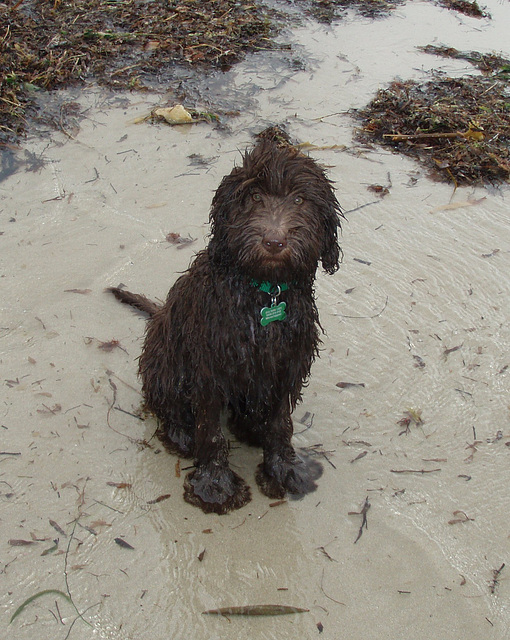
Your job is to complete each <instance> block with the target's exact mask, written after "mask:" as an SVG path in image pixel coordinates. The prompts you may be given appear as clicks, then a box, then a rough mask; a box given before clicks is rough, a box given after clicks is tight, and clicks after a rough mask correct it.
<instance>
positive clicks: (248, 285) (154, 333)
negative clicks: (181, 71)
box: [110, 139, 341, 514]
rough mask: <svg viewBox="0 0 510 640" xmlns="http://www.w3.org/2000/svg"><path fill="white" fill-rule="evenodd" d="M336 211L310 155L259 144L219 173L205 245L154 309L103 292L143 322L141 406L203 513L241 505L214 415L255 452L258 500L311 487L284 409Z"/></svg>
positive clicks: (333, 258)
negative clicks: (267, 317)
mask: <svg viewBox="0 0 510 640" xmlns="http://www.w3.org/2000/svg"><path fill="white" fill-rule="evenodd" d="M340 216H341V212H340V207H339V204H338V202H337V200H336V197H335V194H334V191H333V188H332V185H331V182H330V181H329V180H328V178H327V177H326V175H325V173H324V171H323V170H322V168H320V167H319V166H318V165H317V164H316V163H315V161H314V160H312V159H311V158H309V157H307V156H305V155H303V154H302V153H301V152H299V151H298V150H297V149H296V148H294V147H292V146H290V145H285V144H284V145H277V144H275V143H274V142H272V141H270V140H264V139H262V140H260V141H259V142H258V143H257V144H256V146H255V147H254V148H253V149H252V150H251V151H250V152H248V153H246V155H245V156H244V158H243V163H242V166H240V167H236V168H234V169H233V171H232V172H231V173H230V175H227V176H225V178H223V180H222V182H221V184H220V186H219V188H218V190H217V191H216V194H215V196H214V198H213V202H212V208H211V213H210V222H211V236H210V242H209V245H208V247H207V248H206V249H204V250H203V251H201V252H200V253H198V255H197V256H196V258H195V260H194V262H193V263H192V265H191V267H190V268H189V270H188V271H186V272H185V273H184V275H182V276H181V277H180V278H179V279H178V280H177V281H176V283H175V284H174V285H173V287H172V288H171V289H170V292H169V294H168V297H167V300H166V302H165V304H164V305H163V306H158V305H157V304H155V303H153V302H151V301H150V300H148V299H147V298H145V297H144V296H141V295H137V294H132V293H129V292H127V291H124V290H122V289H116V288H112V289H110V291H111V292H112V293H113V294H114V295H115V296H116V297H117V298H118V299H119V300H121V301H122V302H125V303H127V304H131V305H132V306H135V307H138V308H139V309H141V310H142V311H145V312H146V313H147V314H148V315H149V316H150V319H149V321H148V325H147V333H146V337H145V344H144V347H143V351H142V354H141V357H140V375H141V379H142V383H143V394H144V397H145V402H146V405H147V408H148V409H150V410H151V411H152V412H154V413H155V414H156V416H157V417H158V418H159V420H160V423H161V427H162V430H163V431H164V433H165V435H166V437H167V439H168V441H169V442H170V443H171V446H172V448H173V450H174V451H175V452H176V453H178V454H179V455H181V456H186V457H193V458H194V461H195V469H194V470H193V471H191V472H190V473H189V474H188V475H187V477H186V480H185V483H184V497H185V500H187V501H188V502H190V503H192V504H194V505H197V506H199V507H201V508H202V510H203V511H205V512H216V513H219V514H223V513H226V512H228V511H230V510H232V509H238V508H240V507H242V506H243V505H245V504H246V503H247V502H248V501H249V500H250V489H249V487H248V485H247V484H246V483H245V481H244V480H243V479H242V478H241V477H240V476H238V475H237V474H236V473H234V472H233V471H232V470H231V469H230V467H229V464H228V448H227V443H226V440H225V437H224V435H223V433H222V429H221V426H220V415H221V414H222V412H223V411H224V409H226V408H228V410H229V416H230V422H229V426H230V429H231V430H232V432H233V433H234V434H235V435H236V436H238V437H239V438H240V439H243V440H245V441H248V442H250V443H251V444H256V445H258V446H261V447H262V449H263V462H262V463H261V464H260V465H259V468H258V470H257V473H256V480H257V484H258V485H259V487H260V489H261V491H262V492H263V493H264V494H266V495H267V496H269V497H270V498H282V497H283V496H284V495H285V494H286V493H289V494H294V495H297V496H301V495H304V494H306V493H308V492H310V491H313V490H314V489H315V488H316V484H315V480H316V479H317V478H318V477H319V476H320V474H321V468H320V465H318V463H316V462H315V463H310V462H307V461H306V460H304V459H302V458H300V457H299V456H298V455H297V454H296V452H295V450H294V449H293V447H292V444H291V438H292V433H293V426H292V419H291V412H292V410H293V409H294V407H295V405H296V403H297V402H298V400H299V399H300V397H301V389H302V387H303V384H304V383H305V382H306V380H307V378H308V375H309V373H310V367H311V365H312V362H313V360H314V359H315V357H316V356H317V354H318V346H319V344H320V339H319V330H320V325H319V317H318V313H317V307H316V304H315V299H314V289H313V286H314V279H315V273H316V270H317V267H318V265H319V263H321V264H322V267H323V268H324V270H325V271H326V272H327V273H330V274H332V273H334V272H335V271H336V270H337V269H338V266H339V257H340V249H339V246H338V229H339V227H340ZM278 294H279V295H278ZM281 302H285V304H286V308H285V311H284V312H282V313H281V315H280V316H279V317H278V318H277V319H275V320H274V321H272V322H270V323H269V324H267V325H265V326H263V325H262V324H261V309H263V308H264V307H268V308H271V305H272V303H274V304H279V303H281Z"/></svg>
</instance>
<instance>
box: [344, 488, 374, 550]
mask: <svg viewBox="0 0 510 640" xmlns="http://www.w3.org/2000/svg"><path fill="white" fill-rule="evenodd" d="M369 509H370V502H369V500H368V496H367V497H366V498H365V502H364V503H363V506H362V507H361V511H349V512H348V514H347V515H349V516H361V526H360V528H359V531H358V536H357V538H356V540H355V541H354V544H356V542H358V540H359V539H360V538H361V536H362V535H363V529H368V522H367V512H368V510H369Z"/></svg>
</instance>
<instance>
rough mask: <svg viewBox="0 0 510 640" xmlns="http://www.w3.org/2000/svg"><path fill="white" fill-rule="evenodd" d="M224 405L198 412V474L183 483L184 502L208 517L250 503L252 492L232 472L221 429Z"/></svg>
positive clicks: (210, 406) (196, 456)
mask: <svg viewBox="0 0 510 640" xmlns="http://www.w3.org/2000/svg"><path fill="white" fill-rule="evenodd" d="M220 413H221V404H220V403H216V402H214V401H211V402H209V403H207V405H205V404H204V405H203V406H202V405H201V406H200V407H198V409H197V411H196V412H195V420H196V426H195V470H194V471H191V472H190V473H189V474H188V475H187V476H186V480H185V482H184V499H185V500H186V501H187V502H189V503H190V504H193V505H195V506H197V507H200V508H201V509H202V511H204V512H205V513H211V512H214V513H218V514H224V513H227V512H228V511H232V510H233V509H239V508H240V507H242V506H244V505H245V504H246V503H247V502H249V501H250V498H251V494H250V488H249V487H248V485H247V484H246V483H245V481H244V480H243V479H242V478H241V477H240V476H238V475H237V474H236V473H234V472H233V471H232V469H230V467H229V464H228V448H227V443H226V441H225V437H224V435H223V432H222V430H221V426H220Z"/></svg>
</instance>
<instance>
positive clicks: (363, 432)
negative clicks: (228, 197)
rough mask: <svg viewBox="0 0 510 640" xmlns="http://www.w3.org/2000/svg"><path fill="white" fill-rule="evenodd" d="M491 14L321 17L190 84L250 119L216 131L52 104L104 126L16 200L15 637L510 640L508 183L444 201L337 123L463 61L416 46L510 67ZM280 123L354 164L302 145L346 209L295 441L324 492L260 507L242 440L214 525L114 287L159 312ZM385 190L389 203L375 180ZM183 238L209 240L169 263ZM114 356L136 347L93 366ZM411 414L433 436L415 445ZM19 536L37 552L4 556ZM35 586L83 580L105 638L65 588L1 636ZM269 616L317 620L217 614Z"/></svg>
mask: <svg viewBox="0 0 510 640" xmlns="http://www.w3.org/2000/svg"><path fill="white" fill-rule="evenodd" d="M489 10H490V12H491V14H492V16H493V19H492V20H476V19H473V18H466V17H460V16H459V15H457V14H455V13H452V12H448V11H446V10H442V9H440V8H438V7H436V6H434V5H433V4H430V3H418V2H417V3H411V4H408V5H406V6H405V7H402V8H399V9H398V10H396V11H395V12H394V14H393V15H392V16H391V17H389V18H387V19H384V20H378V21H375V22H374V21H370V20H368V19H364V18H360V17H356V16H349V17H348V18H346V19H345V20H344V21H342V22H339V23H338V24H335V25H333V26H321V25H317V24H315V23H312V22H310V23H306V25H304V26H302V27H300V28H298V29H295V30H294V31H293V32H292V33H290V32H289V33H287V34H284V35H282V37H281V40H282V41H287V42H292V44H293V47H294V52H293V53H292V54H289V53H288V52H287V53H273V54H259V55H254V56H251V57H249V58H248V59H247V60H246V61H245V62H243V63H242V64H240V65H238V66H237V67H235V68H234V69H233V70H232V71H230V72H229V73H226V74H216V75H215V74H213V75H211V76H209V77H208V78H206V79H200V78H197V77H195V76H190V77H189V78H188V79H187V80H186V82H185V86H186V88H187V91H188V92H189V93H190V94H192V95H199V96H201V100H202V103H203V104H204V105H207V104H209V105H222V106H224V107H229V108H232V107H236V106H237V107H238V108H240V110H241V115H240V116H239V117H237V118H230V119H228V120H227V123H228V126H229V129H227V130H225V131H222V130H219V129H216V128H214V127H213V126H211V125H207V124H201V125H197V126H193V127H181V128H170V127H167V126H163V125H154V126H151V125H149V124H138V125H134V124H132V123H133V121H134V120H135V119H136V118H137V117H139V116H140V115H142V114H144V113H147V112H148V111H150V109H151V107H152V106H154V105H155V104H157V103H161V102H162V101H163V100H162V97H161V96H156V95H148V96H145V95H137V94H130V95H122V96H120V95H115V96H111V95H107V94H104V93H101V92H99V91H96V90H90V91H83V92H81V93H80V94H78V95H76V94H74V93H71V92H69V93H68V94H65V93H63V94H59V95H60V96H61V97H62V98H61V99H69V100H71V99H72V100H79V101H80V104H81V105H82V106H83V108H84V109H87V110H86V114H85V115H86V118H85V120H83V121H82V122H81V128H80V130H79V132H78V133H77V134H76V136H75V139H69V138H68V137H66V136H64V135H63V134H61V133H58V134H57V133H55V132H49V131H48V132H46V134H45V135H37V136H33V137H31V138H30V139H28V140H27V141H26V144H25V145H24V148H25V149H26V150H27V151H29V152H30V153H33V154H36V155H37V156H40V157H41V158H42V159H44V166H42V167H41V168H40V169H38V170H35V171H28V168H29V166H30V165H29V164H25V165H23V166H21V167H20V169H19V170H18V171H17V172H16V173H14V174H13V175H11V176H10V177H8V178H7V179H6V180H4V181H3V182H2V183H0V216H1V217H0V220H1V227H0V231H2V235H1V236H0V243H1V253H0V261H1V265H2V285H3V286H2V296H1V302H0V308H1V314H2V315H1V321H0V327H1V329H0V362H1V365H2V380H3V388H4V394H3V401H2V405H1V419H0V424H1V427H2V445H1V447H0V448H1V450H2V452H3V453H2V455H0V500H1V503H2V511H1V514H0V531H1V534H2V535H1V541H2V544H3V550H4V553H3V555H2V562H1V563H0V569H1V579H2V583H3V584H4V585H5V587H6V588H4V589H3V590H2V592H1V594H0V605H1V607H2V616H1V618H0V628H1V629H2V630H3V631H2V636H3V637H8V638H11V637H12V638H16V639H17V640H23V639H24V638H30V639H32V638H34V637H37V638H41V639H44V640H45V639H46V638H48V639H49V638H51V639H52V640H53V639H55V638H65V637H66V636H67V634H68V633H69V632H70V635H69V637H70V638H76V639H81V638H83V639H85V638H90V637H98V638H108V639H115V640H118V639H131V638H145V637H149V636H150V637H153V638H168V637H170V638H193V639H195V640H202V639H204V640H205V639H207V640H212V639H216V638H218V639H219V638H222V639H229V638H232V639H233V638H236V639H237V640H239V639H244V638H246V639H248V638H250V639H252V638H257V639H258V638H260V639H266V638H267V639H270V638H278V639H279V640H281V639H282V638H289V639H290V638H293V639H294V638H312V637H317V636H318V635H319V627H320V628H322V629H323V631H322V634H321V637H323V638H335V639H338V638H363V639H366V640H370V639H375V638H377V639H378V640H381V639H382V640H384V639H386V638H387V639H388V640H389V639H391V640H394V639H395V638H407V637H410V636H412V637H413V638H416V639H423V640H425V639H429V638H441V639H443V640H449V639H451V640H458V639H459V638H465V639H468V640H471V639H473V640H475V639H476V640H479V639H480V638H486V637H487V638H496V639H498V640H499V639H506V638H510V631H509V624H510V611H509V607H508V602H509V595H510V587H509V581H508V580H507V576H506V571H507V570H508V568H503V569H502V571H501V574H500V575H499V576H498V578H499V579H498V581H497V583H494V582H493V577H494V574H493V571H494V570H496V569H499V568H500V567H501V566H502V565H503V563H505V562H508V552H509V545H510V542H509V535H510V531H509V526H508V512H509V510H510V509H509V508H510V504H509V498H508V489H507V487H508V484H509V480H510V472H509V465H508V458H509V456H510V447H509V446H507V444H508V443H510V426H509V406H508V381H509V375H510V374H509V370H508V369H507V368H506V367H507V365H509V364H510V362H509V358H510V356H509V353H510V349H509V347H510V331H509V328H508V312H509V303H508V289H509V285H510V276H509V272H510V270H509V268H508V267H509V251H510V232H509V230H508V219H509V216H508V204H507V200H508V189H507V188H503V189H501V190H499V191H494V190H489V189H481V188H478V189H459V190H457V192H456V193H453V191H452V188H451V187H449V186H447V185H441V184H436V183H433V182H431V181H429V180H428V179H427V178H426V176H425V175H424V174H423V172H422V171H421V169H420V168H419V167H418V166H417V165H416V164H415V163H413V162H412V161H410V160H409V159H406V158H402V157H399V156H397V155H394V154H391V153H389V152H387V151H385V150H379V151H373V152H371V153H366V152H365V153H363V154H360V153H357V152H351V151H350V148H351V146H352V131H353V127H354V126H355V123H354V122H353V121H352V120H351V118H350V117H349V116H348V114H347V113H346V112H347V111H348V109H350V108H352V107H362V106H364V105H365V104H366V103H367V102H368V101H369V100H370V98H371V97H372V96H373V94H374V93H375V91H376V90H377V89H378V88H379V87H382V86H385V84H386V83H388V82H389V81H390V80H392V79H393V78H394V77H395V76H400V77H401V78H403V79H407V78H410V77H413V78H417V79H425V78H426V77H427V74H428V72H429V71H430V69H432V68H435V69H437V68H442V69H444V70H445V71H446V72H447V73H449V74H453V73H459V74H464V73H466V72H470V71H472V70H471V68H470V67H469V66H468V65H467V63H463V62H461V61H445V60H441V59H439V58H435V57H433V56H429V55H426V54H423V53H420V52H418V51H417V50H416V49H415V46H416V45H425V44H429V43H437V44H446V45H448V46H454V47H456V48H458V49H462V50H466V49H469V50H478V51H488V52H490V51H492V50H493V49H496V50H497V51H499V52H501V53H502V54H503V55H505V56H506V57H509V55H510V51H509V50H508V35H507V34H508V29H507V25H508V24H509V21H510V4H509V3H508V2H505V3H502V2H499V1H498V0H492V1H491V3H490V4H489ZM283 121H285V122H287V124H288V129H289V132H290V134H291V136H292V137H293V138H296V139H300V140H303V141H309V142H312V143H314V144H317V145H332V144H337V145H346V147H348V149H346V150H345V151H336V152H335V151H333V150H323V151H315V152H313V155H314V157H316V158H317V159H318V160H319V161H320V162H322V163H323V164H324V165H326V166H327V167H328V168H329V173H330V176H331V178H332V179H333V180H334V181H335V183H336V186H337V189H338V197H339V200H340V202H341V204H342V206H343V207H344V209H345V210H346V211H348V212H349V213H347V221H346V222H345V224H344V230H343V235H342V245H343V249H344V253H345V257H344V263H343V265H342V267H341V269H340V271H339V272H338V273H337V274H336V275H335V276H333V277H331V276H326V275H322V274H321V275H319V277H318V281H317V295H318V302H319V307H320V311H321V320H322V323H323V325H324V328H325V330H326V335H325V336H324V340H323V342H324V344H323V351H322V355H321V358H320V360H318V361H317V362H316V363H315V365H314V368H313V370H312V377H311V381H310V384H309V386H308V388H307V389H306V391H305V394H304V398H303V403H302V405H300V406H299V407H298V409H297V410H296V412H295V421H296V432H298V435H296V438H295V443H296V446H298V447H312V446H314V445H320V450H321V451H323V452H325V455H326V456H327V459H326V458H324V459H323V464H324V475H323V476H322V478H321V479H320V481H319V488H318V490H317V492H316V493H315V494H312V495H310V496H308V497H307V498H305V499H304V500H301V501H290V502H288V503H286V504H283V505H280V506H275V507H271V506H269V505H270V502H271V501H269V500H268V499H267V498H265V497H264V496H262V495H261V494H260V493H259V492H258V491H257V489H256V486H255V481H254V470H255V467H256V464H257V463H258V462H259V459H260V452H259V451H257V450H252V449H247V448H246V447H244V446H243V447H239V448H236V449H235V450H234V452H233V456H232V464H233V466H234V468H235V469H236V470H237V471H238V472H239V473H240V474H241V475H243V477H244V478H245V479H246V480H247V481H248V482H249V484H250V485H251V486H252V489H253V500H252V502H251V503H250V504H249V505H248V506H246V507H245V508H243V509H241V510H239V511H238V512H235V513H233V514H230V515H228V516H223V517H218V516H215V515H204V514H202V513H201V512H199V511H198V510H197V509H195V508H193V507H191V506H189V505H187V504H186V503H184V501H183V500H182V477H180V478H179V477H176V476H177V473H176V466H175V465H176V462H177V459H176V458H175V457H173V456H171V455H169V454H168V453H166V452H165V451H163V450H161V448H160V446H159V444H158V443H157V441H156V440H155V439H154V437H153V434H154V430H155V424H154V422H153V421H152V420H147V421H145V422H141V421H140V420H138V419H137V418H136V417H135V416H132V415H129V413H133V412H135V411H136V409H137V408H138V406H139V404H140V400H141V398H140V395H139V383H138V380H137V377H136V358H137V356H138V355H139V352H140V347H141V336H142V334H143V328H144V321H143V320H142V319H141V318H139V317H138V316H136V315H134V314H132V313H130V312H129V311H128V310H126V309H123V308H120V307H119V306H118V304H117V303H116V302H115V301H114V300H112V299H110V298H108V297H107V296H106V295H105V294H104V293H103V289H104V287H105V286H108V285H112V284H113V285H117V284H118V283H119V282H123V283H125V284H127V285H129V288H130V289H132V290H134V291H137V290H140V291H144V292H146V293H147V294H148V295H151V296H154V297H160V298H162V297H164V296H165V295H166V292H167V290H168V288H169V286H170V285H171V283H172V282H173V281H174V280H175V278H176V276H177V274H178V273H179V272H180V271H182V270H184V269H186V267H187V266H188V264H189V261H190V259H191V258H192V256H193V254H194V253H195V252H196V251H197V250H198V249H200V248H201V247H202V246H203V245H204V243H205V241H206V235H207V232H208V227H207V213H208V209H209V205H210V200H211V196H212V193H213V191H214V189H215V188H216V187H217V185H218V183H219V180H220V179H221V177H222V176H223V175H224V174H225V173H228V172H229V171H230V169H231V167H232V165H233V164H234V163H235V162H239V150H240V149H243V148H244V147H245V146H246V145H247V144H249V143H250V140H251V133H252V132H256V131H259V130H260V129H262V128H263V127H264V126H265V125H266V124H270V123H274V122H283ZM191 154H200V155H201V156H203V157H204V158H207V159H209V161H208V162H207V163H206V164H204V165H196V164H192V163H191V161H190V159H189V156H190V155H191ZM19 159H20V160H21V161H24V160H26V159H27V156H24V155H23V153H20V154H19ZM388 180H390V181H391V189H390V194H389V195H388V196H386V197H385V198H383V199H380V198H378V197H377V196H374V194H373V193H371V192H369V191H367V189H366V188H367V186H368V185H370V184H374V183H377V184H388ZM451 202H454V203H457V204H462V203H464V206H460V207H458V208H447V206H448V205H449V204H451ZM365 205H366V206H365ZM170 232H173V233H179V234H180V235H181V236H182V237H187V236H188V235H189V236H190V237H192V238H196V241H195V242H194V243H192V244H187V245H183V246H182V247H180V248H177V247H176V246H174V245H171V244H169V243H168V242H167V241H166V240H165V237H166V234H168V233H170ZM113 339H115V340H118V341H119V343H120V347H122V348H120V347H117V348H114V349H113V350H112V351H105V350H104V349H101V348H99V347H100V346H101V343H104V342H108V341H111V340H113ZM457 347H458V348H457ZM338 382H350V383H358V384H363V385H364V386H353V387H347V388H339V387H338V386H336V384H337V383H338ZM120 409H122V411H121V410H120ZM409 409H413V410H415V411H421V417H422V420H423V424H422V425H419V426H417V425H411V426H410V429H409V433H407V434H406V433H402V432H403V431H405V429H404V427H403V426H401V425H399V424H397V423H398V422H399V420H401V419H402V418H403V417H404V414H405V412H406V411H407V410H409ZM126 412H128V413H126ZM307 413H308V414H310V415H311V416H313V420H312V426H311V428H307V427H308V426H309V423H310V419H309V418H308V419H307V416H306V414H307ZM302 422H303V423H305V424H302ZM365 452H366V453H365ZM8 454H16V455H8ZM360 454H365V455H363V456H362V457H359V458H358V456H360ZM185 464H186V462H185V461H183V466H185ZM411 471H413V472H414V473H411ZM184 473H185V471H183V472H182V474H184ZM108 483H110V484H108ZM168 494H170V496H169V497H165V499H163V500H161V501H157V499H158V498H159V497H161V496H168ZM367 497H368V499H369V502H370V505H371V507H370V509H369V511H368V513H367V523H368V528H366V529H363V533H362V536H361V538H359V540H358V541H357V542H356V543H354V541H355V540H356V538H357V536H358V532H359V529H360V525H361V516H359V515H355V514H352V512H359V511H360V510H361V508H362V506H363V504H364V502H365V499H366V498H367ZM50 520H51V521H52V522H53V523H56V524H57V525H58V526H59V527H60V528H61V529H62V530H63V531H64V533H65V534H66V535H63V534H62V533H61V532H58V531H57V530H56V528H55V525H54V524H52V523H50ZM116 538H117V539H118V538H120V539H122V540H124V541H125V542H127V543H129V544H130V545H131V546H132V547H134V549H126V548H123V547H121V546H119V545H118V544H116V542H115V539H116ZM56 539H58V549H57V550H56V551H53V552H52V553H48V554H46V555H41V554H42V553H43V552H44V551H45V550H48V549H49V548H51V547H53V546H54V540H56ZM19 540H24V541H29V542H31V543H32V544H30V545H26V546H19V545H18V544H9V542H8V541H19ZM204 552H205V553H204ZM45 589H57V590H60V591H63V592H65V593H67V592H68V590H69V592H70V593H71V595H72V598H73V601H74V603H75V605H76V607H77V608H78V610H79V611H80V612H83V618H84V619H85V620H86V621H88V623H89V624H90V625H92V626H91V627H90V626H87V624H86V623H85V622H83V621H82V620H80V619H77V620H76V622H75V623H74V625H73V626H72V628H71V625H72V623H73V621H74V620H75V619H76V618H77V613H76V611H75V610H74V609H73V607H72V606H71V605H70V604H69V603H68V602H66V601H65V599H64V598H63V597H61V596H59V595H55V594H48V595H45V596H43V597H40V598H38V599H37V600H35V601H34V602H32V603H31V604H29V605H28V606H27V607H26V609H24V610H23V611H22V612H21V614H20V615H19V616H18V617H17V618H16V620H15V621H14V622H13V623H12V624H11V625H10V626H8V621H9V618H10V616H11V615H12V614H13V613H14V611H15V610H16V607H18V606H19V605H20V604H21V603H23V602H24V601H25V600H26V599H27V598H29V597H30V596H32V595H34V594H37V593H38V592H40V591H42V590H45ZM261 603H272V604H288V605H294V606H298V607H304V608H307V609H309V610H310V612H309V613H306V614H299V615H292V616H282V617H275V618H235V617H232V618H230V619H226V618H215V617H209V616H203V615H201V612H202V611H205V610H207V609H212V608H217V607H225V606H235V605H246V604H261ZM57 605H58V606H57Z"/></svg>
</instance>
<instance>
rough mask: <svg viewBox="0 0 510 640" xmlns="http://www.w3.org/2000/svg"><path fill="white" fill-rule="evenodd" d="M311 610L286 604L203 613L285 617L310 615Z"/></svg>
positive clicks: (215, 610) (223, 608) (257, 605)
mask: <svg viewBox="0 0 510 640" xmlns="http://www.w3.org/2000/svg"><path fill="white" fill-rule="evenodd" d="M308 611H309V609H301V608H300V607H290V606H288V605H285V604H249V605H246V606H244V607H221V608H220V609H209V611H202V613H203V615H206V616H210V615H217V616H283V615H288V614H290V613H308Z"/></svg>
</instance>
